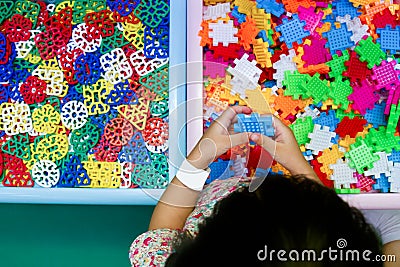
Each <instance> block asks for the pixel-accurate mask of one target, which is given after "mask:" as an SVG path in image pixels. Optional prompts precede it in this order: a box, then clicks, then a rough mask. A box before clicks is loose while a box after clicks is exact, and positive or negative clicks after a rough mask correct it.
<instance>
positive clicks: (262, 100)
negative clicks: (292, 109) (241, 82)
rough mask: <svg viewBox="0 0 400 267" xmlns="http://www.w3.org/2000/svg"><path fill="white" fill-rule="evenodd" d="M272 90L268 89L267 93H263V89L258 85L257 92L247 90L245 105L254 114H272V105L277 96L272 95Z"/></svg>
mask: <svg viewBox="0 0 400 267" xmlns="http://www.w3.org/2000/svg"><path fill="white" fill-rule="evenodd" d="M271 91H272V89H270V88H266V89H265V91H261V87H260V86H259V85H258V86H257V88H256V89H255V90H246V99H245V103H246V104H247V106H248V107H250V108H251V109H252V110H253V111H254V112H257V113H259V114H271V113H272V109H271V106H270V104H271V103H273V102H274V98H275V96H274V95H272V93H271Z"/></svg>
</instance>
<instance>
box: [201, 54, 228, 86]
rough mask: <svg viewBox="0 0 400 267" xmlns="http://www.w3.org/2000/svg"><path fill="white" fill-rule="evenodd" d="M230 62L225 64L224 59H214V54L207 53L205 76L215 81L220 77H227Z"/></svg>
mask: <svg viewBox="0 0 400 267" xmlns="http://www.w3.org/2000/svg"><path fill="white" fill-rule="evenodd" d="M226 68H228V62H225V61H224V59H223V58H222V57H220V58H214V56H213V53H212V52H210V51H207V52H206V54H205V58H204V75H206V76H210V77H211V78H213V79H215V78H217V76H218V77H225V75H226V73H225V71H226Z"/></svg>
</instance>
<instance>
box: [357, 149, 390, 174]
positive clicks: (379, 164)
mask: <svg viewBox="0 0 400 267" xmlns="http://www.w3.org/2000/svg"><path fill="white" fill-rule="evenodd" d="M374 155H376V156H378V157H379V160H377V161H375V162H374V163H373V168H371V169H368V170H366V171H365V172H364V175H366V176H372V175H373V176H375V177H379V176H380V175H381V174H384V175H385V176H390V173H391V171H392V169H393V162H391V161H388V154H386V153H385V152H376V153H374Z"/></svg>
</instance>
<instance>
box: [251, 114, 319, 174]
mask: <svg viewBox="0 0 400 267" xmlns="http://www.w3.org/2000/svg"><path fill="white" fill-rule="evenodd" d="M273 123H274V128H275V136H274V138H270V137H268V136H265V135H262V134H259V133H253V134H251V135H250V140H252V141H253V142H254V143H256V144H257V145H260V146H262V147H263V148H264V149H265V150H266V151H268V153H270V154H271V156H272V157H273V158H274V159H275V160H276V161H277V162H278V163H280V164H281V165H282V166H283V167H284V168H286V169H287V170H288V171H289V172H290V173H291V174H292V175H297V174H303V175H306V176H307V177H309V178H312V179H316V180H318V181H319V179H318V176H317V175H316V174H315V172H314V170H313V169H312V167H311V166H310V164H308V162H307V160H306V159H305V158H304V156H303V154H302V153H301V151H300V148H299V145H298V143H297V141H296V138H295V137H294V134H293V132H292V130H291V129H290V128H289V127H288V126H286V125H285V124H283V122H282V121H281V120H280V119H278V118H277V117H273Z"/></svg>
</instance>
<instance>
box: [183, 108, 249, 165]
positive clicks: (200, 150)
mask: <svg viewBox="0 0 400 267" xmlns="http://www.w3.org/2000/svg"><path fill="white" fill-rule="evenodd" d="M251 112H252V110H251V109H250V108H249V107H245V106H232V107H228V108H227V109H226V110H225V111H224V112H223V113H222V114H221V115H220V116H219V117H218V118H217V119H216V120H215V121H214V122H213V123H212V124H211V126H210V127H209V128H208V129H207V130H206V131H205V133H204V134H203V136H202V137H201V139H200V140H199V142H198V143H197V144H196V146H195V147H194V149H193V150H192V151H191V152H190V154H189V155H188V157H187V160H188V161H189V162H190V163H191V164H192V165H193V166H194V167H196V168H198V169H206V168H207V167H208V165H209V164H210V163H211V162H213V161H214V160H215V159H216V158H217V157H219V156H221V155H222V154H224V153H225V152H227V151H228V150H229V149H230V148H232V147H235V146H238V145H241V144H245V143H248V142H249V137H250V135H251V133H247V132H244V133H237V134H232V132H233V130H232V129H233V124H234V123H236V122H237V116H236V115H237V114H246V115H248V114H250V113H251Z"/></svg>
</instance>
